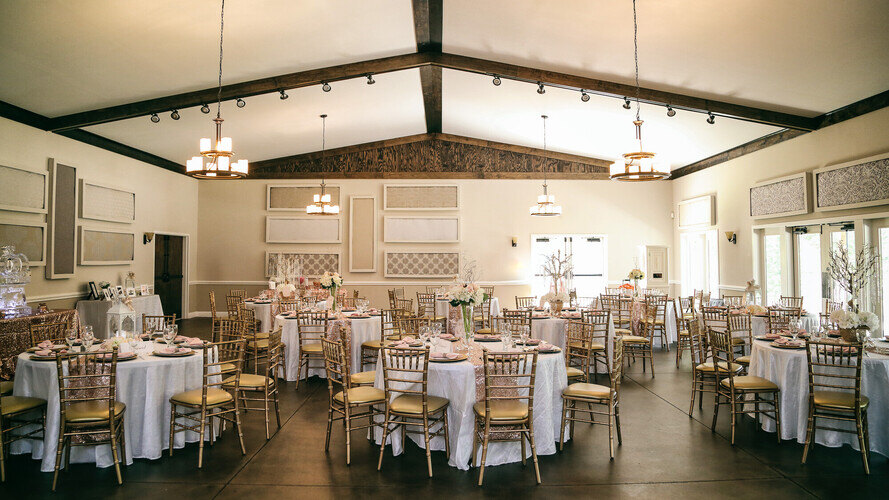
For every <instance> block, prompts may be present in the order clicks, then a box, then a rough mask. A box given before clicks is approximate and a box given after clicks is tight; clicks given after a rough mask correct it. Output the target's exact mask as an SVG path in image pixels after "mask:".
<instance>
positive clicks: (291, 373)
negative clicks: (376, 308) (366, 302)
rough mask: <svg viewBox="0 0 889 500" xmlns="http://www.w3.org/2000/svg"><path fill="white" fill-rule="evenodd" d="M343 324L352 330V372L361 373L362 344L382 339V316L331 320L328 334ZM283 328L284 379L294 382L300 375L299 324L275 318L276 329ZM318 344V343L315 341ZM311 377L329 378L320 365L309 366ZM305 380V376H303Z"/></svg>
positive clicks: (279, 316) (282, 317) (288, 318)
mask: <svg viewBox="0 0 889 500" xmlns="http://www.w3.org/2000/svg"><path fill="white" fill-rule="evenodd" d="M343 322H346V323H348V324H349V325H348V326H349V329H350V330H351V337H350V341H349V346H350V354H351V363H352V364H351V366H352V372H360V371H362V370H361V369H360V367H361V344H362V343H363V342H367V341H368V340H375V339H379V338H380V334H381V332H382V326H383V325H382V323H381V322H380V316H379V315H377V316H371V317H370V318H344V319H341V320H334V319H331V320H330V321H329V323H328V332H329V331H330V330H331V329H332V328H336V327H337V326H339V325H340V324H342V323H343ZM278 326H280V327H281V342H283V343H284V378H285V379H286V380H287V381H289V382H293V381H295V380H296V378H297V376H298V373H299V334H298V332H297V324H296V317H295V316H290V317H288V316H284V315H281V314H279V315H277V316H275V328H277V327H278ZM313 342H318V341H313ZM308 372H309V376H310V377H311V376H312V375H317V376H319V377H322V378H327V374H326V372H325V371H324V366H323V365H322V364H321V363H318V366H317V367H312V366H311V365H310V366H309V370H308ZM303 378H305V375H303Z"/></svg>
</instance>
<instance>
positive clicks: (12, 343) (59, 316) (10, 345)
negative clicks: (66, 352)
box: [0, 309, 80, 380]
mask: <svg viewBox="0 0 889 500" xmlns="http://www.w3.org/2000/svg"><path fill="white" fill-rule="evenodd" d="M42 323H66V324H68V325H69V326H75V327H78V326H80V318H79V317H78V316H77V311H75V310H74V309H61V310H56V311H50V312H48V313H45V314H32V315H30V316H21V317H18V318H3V319H0V380H9V379H11V378H12V377H13V375H15V360H16V357H17V356H18V355H19V354H21V353H23V352H25V351H26V350H28V348H29V347H31V334H30V331H31V329H30V325H32V324H42Z"/></svg>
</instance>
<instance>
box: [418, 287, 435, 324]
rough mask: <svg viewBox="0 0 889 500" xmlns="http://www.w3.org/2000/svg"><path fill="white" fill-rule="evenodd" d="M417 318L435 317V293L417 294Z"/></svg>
mask: <svg viewBox="0 0 889 500" xmlns="http://www.w3.org/2000/svg"><path fill="white" fill-rule="evenodd" d="M417 316H426V317H430V318H432V317H435V293H434V292H433V293H422V292H417Z"/></svg>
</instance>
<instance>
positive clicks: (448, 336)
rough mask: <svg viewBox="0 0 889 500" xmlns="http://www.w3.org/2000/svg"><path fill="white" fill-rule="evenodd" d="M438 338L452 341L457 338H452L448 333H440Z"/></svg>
mask: <svg viewBox="0 0 889 500" xmlns="http://www.w3.org/2000/svg"><path fill="white" fill-rule="evenodd" d="M438 338H440V339H442V340H454V339H456V338H457V337H454V336H453V335H452V334H450V333H442V334H441V335H439V336H438Z"/></svg>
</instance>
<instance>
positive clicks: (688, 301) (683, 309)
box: [679, 296, 695, 319]
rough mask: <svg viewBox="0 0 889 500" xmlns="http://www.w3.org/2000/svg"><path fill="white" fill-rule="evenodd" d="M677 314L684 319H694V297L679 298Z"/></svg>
mask: <svg viewBox="0 0 889 500" xmlns="http://www.w3.org/2000/svg"><path fill="white" fill-rule="evenodd" d="M679 313H680V314H681V315H682V317H683V318H685V319H689V318H693V317H695V298H694V296H690V297H679Z"/></svg>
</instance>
